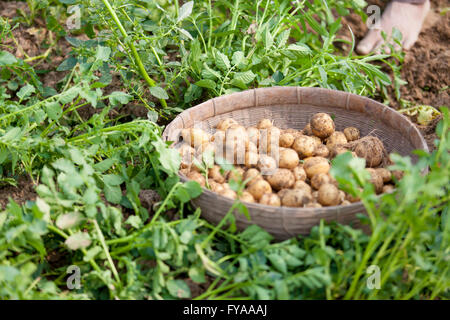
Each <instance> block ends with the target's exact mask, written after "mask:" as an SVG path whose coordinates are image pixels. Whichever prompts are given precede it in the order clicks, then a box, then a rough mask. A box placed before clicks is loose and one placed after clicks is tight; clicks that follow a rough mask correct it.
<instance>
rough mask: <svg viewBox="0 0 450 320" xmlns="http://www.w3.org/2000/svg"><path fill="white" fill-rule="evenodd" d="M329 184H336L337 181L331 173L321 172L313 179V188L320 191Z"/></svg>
mask: <svg viewBox="0 0 450 320" xmlns="http://www.w3.org/2000/svg"><path fill="white" fill-rule="evenodd" d="M327 183H332V184H334V183H335V180H334V179H333V178H332V177H331V176H330V174H329V173H323V172H321V173H318V174H315V175H313V176H312V178H311V186H312V187H313V188H314V189H316V190H319V189H320V187H321V186H322V185H323V184H327Z"/></svg>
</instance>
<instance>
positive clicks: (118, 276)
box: [0, 0, 450, 300]
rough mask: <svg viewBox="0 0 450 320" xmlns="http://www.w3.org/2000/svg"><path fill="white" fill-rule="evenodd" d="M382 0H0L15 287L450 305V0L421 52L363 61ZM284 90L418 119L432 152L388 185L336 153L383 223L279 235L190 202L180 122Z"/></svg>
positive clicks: (2, 213) (0, 80)
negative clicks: (361, 46) (358, 49)
mask: <svg viewBox="0 0 450 320" xmlns="http://www.w3.org/2000/svg"><path fill="white" fill-rule="evenodd" d="M369 2H370V4H377V5H380V6H381V7H383V6H384V3H382V2H381V1H378V0H376V1H369ZM367 5H368V3H366V2H364V1H363V0H357V1H356V0H327V1H320V0H311V1H282V0H275V1H268V0H267V1H265V0H257V1H244V0H234V1H222V0H219V1H211V0H196V1H189V2H187V1H178V0H158V1H147V0H132V1H122V0H27V1H26V2H16V1H1V2H0V84H1V85H0V299H432V300H433V299H445V300H446V299H449V298H450V292H449V287H450V270H449V265H450V264H449V259H450V242H449V240H450V217H449V216H450V212H449V206H448V202H449V198H450V196H449V185H450V183H449V182H450V179H449V177H450V153H449V151H450V130H449V126H450V118H449V110H448V106H449V105H450V96H449V93H450V91H449V85H450V76H449V72H448V63H449V48H448V43H449V37H450V13H449V12H448V7H446V5H448V4H446V2H445V1H441V0H436V1H434V0H433V1H432V12H431V13H430V16H429V18H428V19H427V22H426V25H425V26H424V28H423V31H422V33H421V35H420V37H419V40H418V42H417V43H416V45H415V46H414V47H413V49H411V50H410V51H408V52H404V51H399V50H398V49H396V48H394V46H393V44H392V43H389V42H386V44H385V47H384V48H390V50H389V52H390V53H389V54H386V53H385V52H386V51H383V52H382V53H380V54H371V55H368V56H360V55H358V54H357V53H355V52H354V50H353V49H354V46H355V43H357V42H358V41H359V40H360V39H361V38H362V37H363V35H364V34H365V32H366V31H367V27H366V25H365V23H364V21H365V20H366V19H367V15H366V13H365V12H366V11H365V8H366V7H367ZM400 37H401V34H398V33H397V34H396V33H394V39H393V41H394V42H395V41H399V39H400ZM272 86H303V87H323V88H329V89H337V90H343V91H347V92H352V93H355V94H359V95H363V96H367V97H370V98H372V99H375V100H377V101H380V102H382V103H384V104H386V105H388V106H390V107H392V108H394V109H396V110H398V111H399V112H402V113H403V114H405V115H406V116H408V117H410V119H411V121H412V122H414V124H415V125H416V126H417V127H418V128H419V129H420V131H421V132H422V134H423V136H424V137H425V139H426V141H427V143H428V147H429V149H430V152H425V151H423V150H417V151H415V154H416V155H417V156H418V159H419V160H418V161H417V162H416V163H413V162H412V161H411V157H409V156H400V155H395V154H393V155H391V159H392V160H393V162H394V164H393V165H392V167H391V168H392V169H393V170H399V171H402V172H403V178H402V179H401V180H399V181H398V182H397V183H396V186H395V187H396V189H395V192H393V193H387V194H383V195H382V196H381V197H376V196H375V191H374V188H373V186H372V184H370V183H366V181H367V179H368V177H367V175H365V174H364V167H361V166H359V165H355V166H353V165H351V163H352V162H350V161H349V158H348V157H347V156H348V154H344V155H342V156H339V157H338V158H336V159H335V161H334V164H333V166H334V169H333V174H334V175H335V178H336V180H337V181H338V182H339V184H340V185H341V186H343V187H345V188H347V189H348V190H351V191H352V192H355V193H356V192H357V193H358V194H359V196H360V198H361V201H362V202H363V204H364V206H365V208H366V210H367V213H368V214H367V215H360V219H361V222H362V223H363V224H365V225H366V227H367V229H368V230H370V232H363V231H362V230H360V229H355V228H352V226H347V225H340V224H337V223H324V222H323V221H322V222H321V223H320V225H318V226H316V227H314V229H313V230H312V231H311V234H310V235H308V236H305V237H301V236H299V237H296V238H292V239H289V240H286V241H283V242H277V241H274V239H273V238H272V236H271V235H270V234H268V233H267V232H266V231H265V230H263V229H261V228H259V227H257V226H252V227H249V228H247V229H246V230H245V231H242V232H239V231H237V230H236V226H235V224H234V222H233V219H232V218H230V217H231V216H230V215H227V219H229V220H228V221H226V222H228V223H227V227H226V228H218V227H217V226H215V225H213V224H211V223H209V222H208V221H206V220H204V219H203V218H202V217H201V211H200V209H197V210H195V209H194V208H193V207H192V206H191V204H190V200H191V199H193V198H195V197H197V196H199V195H200V194H201V193H202V188H201V187H200V185H199V184H198V183H196V182H193V181H190V182H187V183H182V182H180V179H179V177H178V175H177V173H178V170H179V168H180V156H179V154H178V152H177V151H176V150H174V149H173V148H169V143H167V142H165V141H163V139H162V138H161V134H162V131H163V130H164V127H165V126H166V125H167V124H168V123H170V121H172V120H173V119H174V118H175V117H176V116H177V115H178V114H179V113H180V112H182V111H183V110H185V109H188V108H190V107H193V106H195V105H197V104H200V103H202V102H204V101H206V100H208V99H210V98H213V97H217V96H221V95H224V94H229V93H233V92H238V91H242V90H246V89H251V88H257V87H272ZM355 164H356V162H355ZM427 168H428V173H427V174H425V175H424V174H423V171H424V170H425V169H427ZM235 207H236V208H238V209H239V211H240V212H241V213H242V214H245V212H246V208H245V205H244V204H243V203H242V202H240V201H236V206H235ZM374 268H376V269H377V270H379V271H380V278H379V281H378V283H377V286H378V285H379V289H374V288H373V287H371V286H369V285H368V283H369V282H370V281H371V277H370V276H371V274H372V272H373V270H374ZM370 270H372V271H370ZM74 276H75V277H74Z"/></svg>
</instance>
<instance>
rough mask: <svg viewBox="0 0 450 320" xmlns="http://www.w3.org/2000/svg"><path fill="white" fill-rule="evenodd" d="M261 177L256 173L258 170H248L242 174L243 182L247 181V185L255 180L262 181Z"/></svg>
mask: <svg viewBox="0 0 450 320" xmlns="http://www.w3.org/2000/svg"><path fill="white" fill-rule="evenodd" d="M262 179H263V177H262V176H261V173H260V172H259V171H258V169H254V168H250V169H248V170H247V171H245V173H244V181H247V180H248V182H247V184H250V183H253V182H255V181H257V180H262Z"/></svg>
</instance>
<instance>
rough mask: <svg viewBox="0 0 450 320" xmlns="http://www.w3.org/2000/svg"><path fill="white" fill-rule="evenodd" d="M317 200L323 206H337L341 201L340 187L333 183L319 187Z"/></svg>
mask: <svg viewBox="0 0 450 320" xmlns="http://www.w3.org/2000/svg"><path fill="white" fill-rule="evenodd" d="M317 200H318V201H319V203H320V204H321V205H323V206H336V205H338V204H339V202H340V193H339V189H338V188H337V187H336V186H335V185H333V184H331V183H327V184H323V185H322V186H320V188H319V194H318V198H317Z"/></svg>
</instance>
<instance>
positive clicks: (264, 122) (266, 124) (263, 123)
mask: <svg viewBox="0 0 450 320" xmlns="http://www.w3.org/2000/svg"><path fill="white" fill-rule="evenodd" d="M272 126H273V123H272V120H270V119H261V120H259V122H258V125H257V126H256V127H257V128H258V129H267V128H270V127H272Z"/></svg>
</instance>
